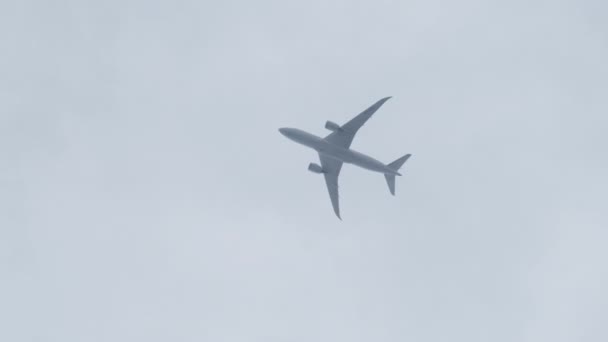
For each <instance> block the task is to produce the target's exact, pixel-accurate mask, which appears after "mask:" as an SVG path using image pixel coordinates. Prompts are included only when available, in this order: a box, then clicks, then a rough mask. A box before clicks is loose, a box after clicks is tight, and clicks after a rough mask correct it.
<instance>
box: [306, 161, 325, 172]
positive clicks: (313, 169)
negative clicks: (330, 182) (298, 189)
mask: <svg viewBox="0 0 608 342" xmlns="http://www.w3.org/2000/svg"><path fill="white" fill-rule="evenodd" d="M308 171H310V172H314V173H324V171H323V168H322V167H321V166H320V165H318V164H315V163H310V164H308Z"/></svg>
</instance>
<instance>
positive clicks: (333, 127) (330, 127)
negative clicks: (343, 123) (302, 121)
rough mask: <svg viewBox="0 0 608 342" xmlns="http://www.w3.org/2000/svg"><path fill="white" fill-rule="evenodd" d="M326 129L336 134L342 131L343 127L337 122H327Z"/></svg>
mask: <svg viewBox="0 0 608 342" xmlns="http://www.w3.org/2000/svg"><path fill="white" fill-rule="evenodd" d="M325 128H327V129H328V130H330V131H332V132H336V131H341V130H342V127H340V125H338V124H337V123H335V122H332V121H327V122H326V123H325Z"/></svg>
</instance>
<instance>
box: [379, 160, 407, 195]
mask: <svg viewBox="0 0 608 342" xmlns="http://www.w3.org/2000/svg"><path fill="white" fill-rule="evenodd" d="M411 156H412V155H411V154H406V155H404V156H403V157H401V158H399V159H397V160H395V161H394V162H392V163H390V164H388V167H390V168H391V169H393V170H395V171H399V169H400V168H401V166H403V164H404V163H405V161H406V160H408V158H409V157H411ZM384 178H386V184H388V189H389V190H390V191H391V195H393V196H394V195H395V175H391V174H386V173H385V174H384Z"/></svg>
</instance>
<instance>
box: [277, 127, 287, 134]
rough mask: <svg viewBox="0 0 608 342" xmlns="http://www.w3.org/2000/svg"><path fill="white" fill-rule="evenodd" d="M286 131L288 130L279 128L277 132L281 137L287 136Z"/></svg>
mask: <svg viewBox="0 0 608 342" xmlns="http://www.w3.org/2000/svg"><path fill="white" fill-rule="evenodd" d="M287 130H288V128H285V127H282V128H279V132H280V133H281V134H283V135H287Z"/></svg>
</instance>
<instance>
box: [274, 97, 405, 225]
mask: <svg viewBox="0 0 608 342" xmlns="http://www.w3.org/2000/svg"><path fill="white" fill-rule="evenodd" d="M390 98H391V97H390V96H389V97H385V98H383V99H381V100H379V101H378V102H376V103H374V104H373V105H372V106H371V107H369V108H367V109H366V110H364V111H363V112H361V113H360V114H359V115H357V116H355V117H354V118H353V119H351V120H350V121H348V122H347V123H345V124H344V125H342V126H340V125H338V124H336V123H334V122H332V121H327V122H326V123H325V128H326V129H328V130H330V131H331V133H330V134H329V135H327V136H326V137H324V138H321V137H318V136H316V135H313V134H310V133H308V132H305V131H303V130H300V129H297V128H288V127H283V128H279V132H280V133H281V134H283V135H284V136H285V137H287V138H289V139H290V140H293V141H295V142H296V143H299V144H302V145H304V146H307V147H309V148H312V149H313V150H315V151H317V152H318V153H319V160H320V162H321V165H318V164H316V163H310V164H309V165H308V170H309V171H311V172H314V173H318V174H323V176H324V177H325V183H326V185H327V190H328V191H329V198H330V199H331V204H332V206H333V209H334V213H335V214H336V216H337V217H338V218H339V219H340V220H342V218H341V217H340V204H339V195H338V176H339V175H340V170H341V169H342V164H344V163H346V164H353V165H356V166H359V167H362V168H364V169H367V170H370V171H374V172H379V173H382V174H384V177H385V179H386V184H387V185H388V189H389V191H390V192H391V194H392V195H393V196H394V195H395V176H401V174H400V173H399V169H400V168H401V166H403V164H404V163H405V162H406V161H407V160H408V158H409V157H411V154H406V155H404V156H403V157H401V158H399V159H397V160H395V161H394V162H392V163H389V164H384V163H382V162H380V161H378V160H376V159H374V158H372V157H370V156H367V155H365V154H363V153H360V152H357V151H355V150H352V149H351V148H350V145H351V143H352V142H353V138H354V137H355V134H356V133H357V131H358V130H359V128H361V126H363V124H365V122H366V121H367V120H368V119H369V118H370V117H371V116H372V115H373V114H374V113H375V112H376V111H377V110H378V109H379V108H380V107H381V106H382V105H383V104H384V103H385V102H386V101H388V100H389V99H390Z"/></svg>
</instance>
